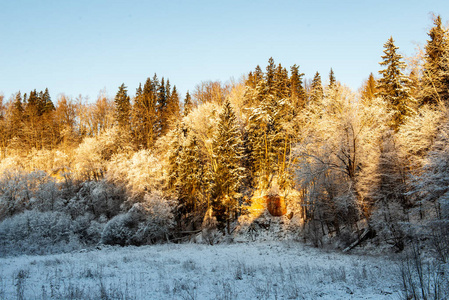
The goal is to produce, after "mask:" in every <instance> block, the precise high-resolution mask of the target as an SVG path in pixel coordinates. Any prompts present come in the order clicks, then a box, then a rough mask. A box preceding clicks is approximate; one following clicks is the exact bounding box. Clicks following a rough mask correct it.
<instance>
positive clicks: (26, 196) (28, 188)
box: [0, 170, 58, 220]
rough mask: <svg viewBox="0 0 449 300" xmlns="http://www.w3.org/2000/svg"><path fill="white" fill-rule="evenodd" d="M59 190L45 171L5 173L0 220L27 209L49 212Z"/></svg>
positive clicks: (0, 188)
mask: <svg viewBox="0 0 449 300" xmlns="http://www.w3.org/2000/svg"><path fill="white" fill-rule="evenodd" d="M57 198H58V190H57V188H56V186H55V183H54V180H53V179H52V178H51V177H49V176H48V175H47V174H46V173H45V172H43V171H35V172H31V173H25V172H24V171H14V170H12V171H5V172H4V173H3V174H2V175H1V177H0V220H1V219H2V218H5V217H8V216H12V215H14V214H16V213H20V212H23V211H24V210H25V209H33V208H34V207H36V208H38V209H40V210H48V209H51V207H52V206H53V205H54V204H55V201H56V200H57Z"/></svg>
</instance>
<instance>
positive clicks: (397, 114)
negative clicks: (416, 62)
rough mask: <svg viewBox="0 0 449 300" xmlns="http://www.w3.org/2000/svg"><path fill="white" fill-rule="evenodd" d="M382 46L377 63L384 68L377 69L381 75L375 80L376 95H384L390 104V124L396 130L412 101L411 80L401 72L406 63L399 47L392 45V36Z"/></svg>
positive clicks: (408, 111) (408, 110)
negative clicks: (380, 55) (382, 51)
mask: <svg viewBox="0 0 449 300" xmlns="http://www.w3.org/2000/svg"><path fill="white" fill-rule="evenodd" d="M384 48H385V50H384V53H385V55H383V56H382V59H383V61H382V62H380V63H379V64H380V65H381V66H385V69H383V70H380V71H379V74H381V75H382V77H381V78H380V79H379V80H378V82H377V86H376V88H377V89H378V91H379V92H378V93H377V95H379V96H382V97H384V98H385V99H386V100H387V101H388V103H389V104H390V109H391V110H393V112H394V114H393V119H392V122H391V126H392V128H394V129H396V130H397V129H398V127H399V126H400V125H401V124H402V123H403V122H404V119H405V117H406V116H407V115H409V114H410V104H411V102H412V101H413V99H412V97H411V96H410V88H409V86H410V84H411V82H410V79H409V78H408V76H406V75H404V74H403V73H402V71H403V70H404V69H405V67H406V64H405V63H404V62H403V61H402V56H401V55H400V54H398V53H397V50H398V49H399V48H398V47H396V46H395V45H394V40H393V37H390V39H389V40H388V41H387V42H386V43H385V44H384Z"/></svg>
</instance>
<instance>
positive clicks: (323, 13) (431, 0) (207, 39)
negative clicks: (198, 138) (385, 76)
mask: <svg viewBox="0 0 449 300" xmlns="http://www.w3.org/2000/svg"><path fill="white" fill-rule="evenodd" d="M432 13H434V14H440V15H441V17H442V19H443V22H444V23H445V24H447V23H446V22H447V20H449V1H446V0H438V1H435V0H422V1H414V0H409V1H393V0H387V1H384V0H381V1H360V0H359V1H344V0H340V1H320V0H315V1H311V0H308V1H302V0H297V1H283V0H276V1H273V0H270V1H265V0H262V1H244V0H239V1H234V0H228V1H211V0H204V1H189V0H184V1H182V0H179V1H177V0H172V1H161V0H160V1H134V0H129V1H112V0H110V1H95V0H88V1H85V0H77V1H69V0H55V1H50V0H29V1H24V0H15V1H9V0H0V94H3V95H4V97H5V99H9V98H10V97H11V96H12V95H13V94H15V93H17V92H18V91H21V92H22V94H23V93H25V92H27V93H29V91H31V90H34V89H37V90H38V91H39V90H44V89H45V88H48V89H49V92H50V95H51V97H52V100H53V101H54V102H56V101H57V99H58V97H60V95H61V94H65V95H66V96H69V97H73V98H77V97H79V95H82V97H83V98H84V99H87V100H88V101H95V100H96V99H97V97H98V95H99V94H100V93H104V92H105V93H106V94H107V95H108V96H109V97H114V96H115V94H116V92H117V90H118V87H119V86H120V85H121V84H122V83H124V84H125V85H126V86H127V87H128V94H129V95H131V96H133V95H135V91H136V88H137V86H138V85H139V83H140V82H141V83H142V84H143V83H144V82H145V80H146V78H147V77H152V76H153V75H154V74H155V73H156V74H157V75H158V77H159V78H161V77H165V78H166V79H167V78H168V79H169V80H170V83H171V85H172V86H173V85H176V87H177V89H178V92H179V94H180V95H181V97H182V98H183V97H184V95H185V93H186V92H187V91H190V92H192V91H193V90H194V89H195V86H196V85H197V84H199V83H200V82H202V81H208V80H213V81H215V80H219V81H221V82H223V83H224V82H227V81H230V80H236V81H238V80H239V79H240V78H241V77H242V75H244V74H247V73H248V72H249V71H251V70H253V69H254V68H255V67H256V66H257V65H260V66H261V67H262V69H265V67H266V65H267V62H268V59H269V58H270V57H273V59H274V60H275V63H281V64H282V65H283V66H284V67H286V68H287V69H289V68H290V66H292V65H293V64H297V65H299V69H300V71H301V72H302V73H305V78H313V76H314V74H315V73H316V72H317V71H318V72H320V74H321V76H322V78H323V82H324V83H325V82H326V80H327V77H328V74H329V71H330V68H332V69H333V71H334V73H335V76H336V78H337V80H339V81H340V82H342V83H343V84H345V85H347V86H349V87H350V88H352V89H354V90H357V89H358V88H359V87H360V86H361V84H362V82H363V81H364V80H366V79H367V77H368V76H369V74H370V73H371V72H373V73H374V75H375V76H376V75H377V72H378V71H379V70H380V66H379V64H378V63H379V61H381V58H380V57H381V55H382V54H383V52H382V51H383V45H384V43H385V42H386V41H387V39H388V38H389V37H390V36H393V38H394V40H395V42H396V43H395V44H396V46H398V47H399V52H400V53H401V54H402V55H404V56H412V55H414V53H415V52H416V47H417V46H421V47H422V46H423V45H425V42H426V40H427V39H428V35H427V32H428V30H429V29H430V28H431V27H432V24H433V23H432Z"/></svg>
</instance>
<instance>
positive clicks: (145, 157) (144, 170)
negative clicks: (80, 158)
mask: <svg viewBox="0 0 449 300" xmlns="http://www.w3.org/2000/svg"><path fill="white" fill-rule="evenodd" d="M163 176H164V174H163V167H162V164H161V162H160V160H159V159H158V158H157V157H156V156H155V155H153V154H152V153H151V151H149V150H146V149H143V150H140V151H138V152H136V153H134V154H133V155H132V156H131V157H128V155H127V154H125V153H119V154H117V155H114V156H113V157H112V159H111V161H110V162H109V163H108V172H107V174H106V178H107V179H108V180H109V181H111V182H114V183H117V184H125V185H126V187H127V189H128V191H129V192H130V196H131V198H133V200H138V201H141V200H142V198H143V195H144V194H145V193H148V192H151V191H154V190H158V189H160V188H161V186H162V182H163Z"/></svg>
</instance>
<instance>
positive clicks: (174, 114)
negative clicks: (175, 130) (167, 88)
mask: <svg viewBox="0 0 449 300" xmlns="http://www.w3.org/2000/svg"><path fill="white" fill-rule="evenodd" d="M169 95H170V97H169V98H168V104H167V119H168V120H169V124H167V125H170V123H172V122H174V121H176V120H179V118H180V115H181V114H180V108H179V95H178V91H177V90H176V85H175V86H173V90H172V91H171V93H170V94H169Z"/></svg>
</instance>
